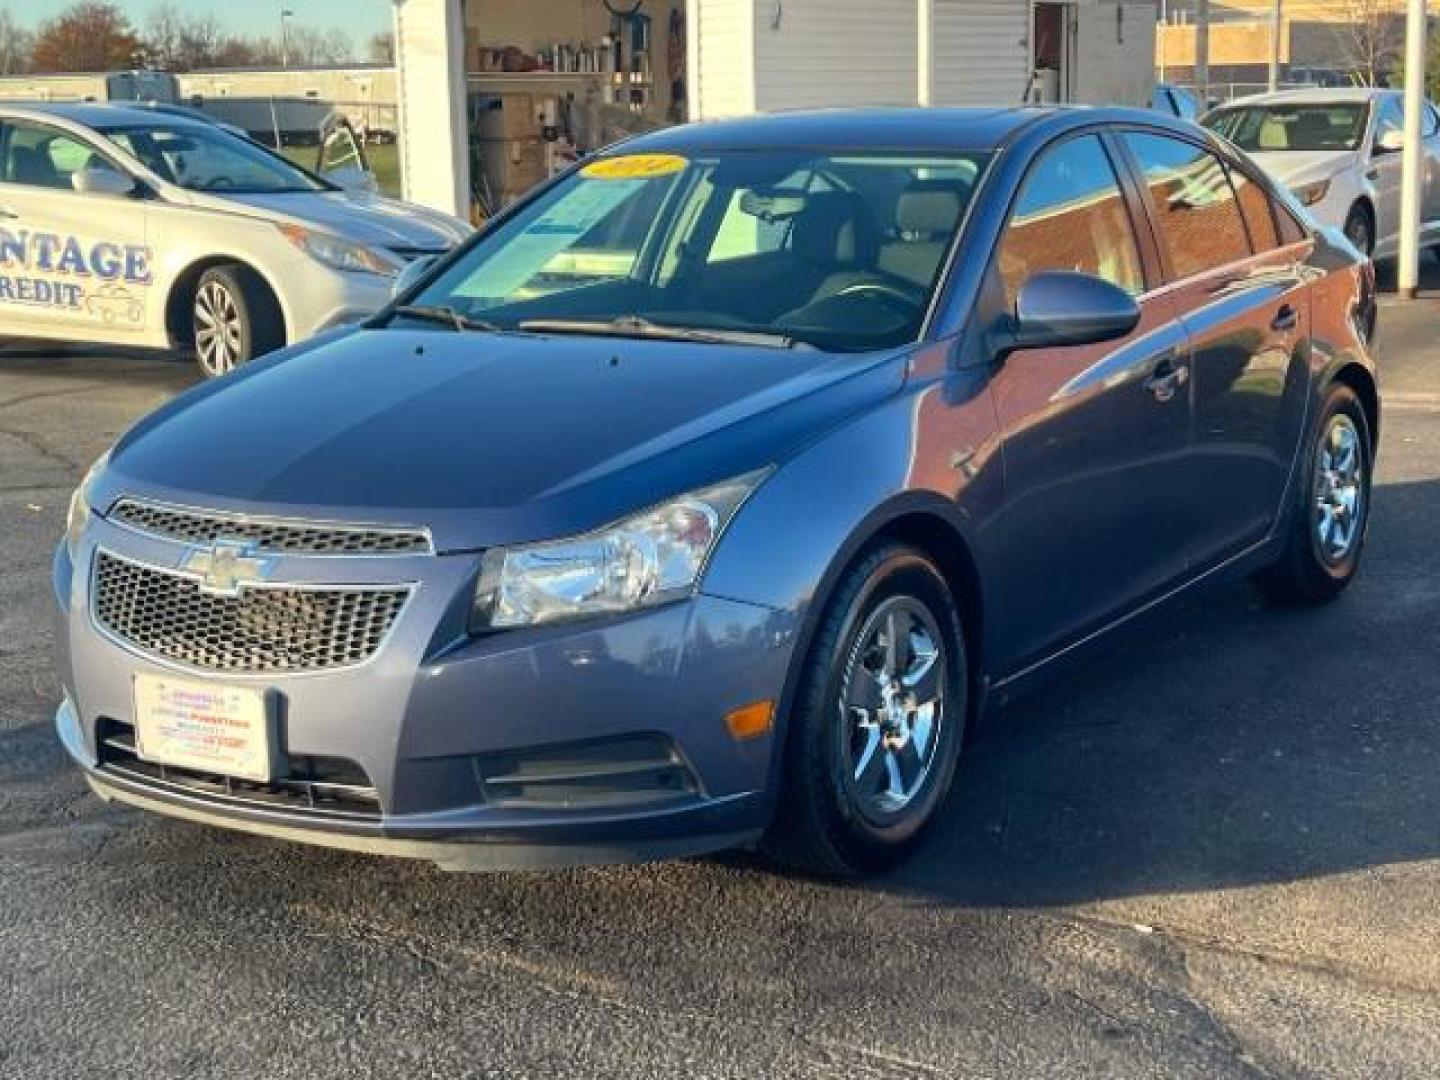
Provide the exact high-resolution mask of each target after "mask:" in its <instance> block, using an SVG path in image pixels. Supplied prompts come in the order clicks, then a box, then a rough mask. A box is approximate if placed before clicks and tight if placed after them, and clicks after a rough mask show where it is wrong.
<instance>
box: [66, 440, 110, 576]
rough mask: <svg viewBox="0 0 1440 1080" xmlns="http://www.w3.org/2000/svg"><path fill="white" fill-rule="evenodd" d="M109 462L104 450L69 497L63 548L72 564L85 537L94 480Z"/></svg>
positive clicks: (108, 452)
mask: <svg viewBox="0 0 1440 1080" xmlns="http://www.w3.org/2000/svg"><path fill="white" fill-rule="evenodd" d="M109 460H110V451H109V450H106V451H105V453H103V454H101V455H100V457H99V458H97V459H96V461H95V464H93V465H91V466H90V470H89V471H88V472H87V473H86V474H85V478H84V479H83V480H81V481H80V486H79V487H77V488H76V489H75V490H74V492H72V493H71V495H70V509H69V511H67V513H66V515H65V548H66V550H67V551H69V552H70V559H71V561H72V562H73V561H74V559H75V558H76V556H77V555H78V554H79V551H80V541H81V540H82V539H83V538H84V536H85V526H86V525H88V524H90V490H91V488H93V487H94V486H95V481H96V479H97V478H98V477H99V476H100V474H101V473H102V472H104V471H105V465H106V464H107V463H108V462H109Z"/></svg>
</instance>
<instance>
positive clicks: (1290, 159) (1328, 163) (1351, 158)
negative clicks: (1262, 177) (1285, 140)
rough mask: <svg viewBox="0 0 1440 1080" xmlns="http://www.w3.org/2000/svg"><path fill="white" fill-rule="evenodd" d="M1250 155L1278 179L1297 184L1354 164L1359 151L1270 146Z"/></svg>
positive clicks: (1314, 179)
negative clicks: (1279, 148) (1272, 148)
mask: <svg viewBox="0 0 1440 1080" xmlns="http://www.w3.org/2000/svg"><path fill="white" fill-rule="evenodd" d="M1250 158H1251V160H1252V161H1254V162H1255V164H1257V165H1259V166H1260V167H1261V168H1262V169H1264V170H1265V171H1266V172H1267V173H1269V174H1270V175H1271V176H1272V177H1274V178H1275V180H1276V181H1277V182H1279V183H1281V184H1284V185H1285V186H1286V187H1298V186H1299V185H1301V184H1309V183H1312V182H1313V181H1316V180H1324V179H1326V178H1327V177H1331V176H1334V175H1335V174H1336V173H1340V172H1344V171H1345V170H1346V169H1349V168H1352V167H1353V166H1354V165H1355V163H1356V161H1357V160H1358V158H1359V155H1358V154H1357V153H1356V152H1355V151H1354V150H1270V151H1260V152H1258V153H1252V154H1251V155H1250Z"/></svg>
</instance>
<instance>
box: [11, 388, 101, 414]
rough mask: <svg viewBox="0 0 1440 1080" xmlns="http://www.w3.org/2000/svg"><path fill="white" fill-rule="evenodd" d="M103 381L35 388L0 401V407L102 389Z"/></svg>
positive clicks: (12, 406)
mask: <svg viewBox="0 0 1440 1080" xmlns="http://www.w3.org/2000/svg"><path fill="white" fill-rule="evenodd" d="M105 385H106V384H105V383H100V382H87V383H81V384H80V385H79V386H67V387H64V388H63V389H60V390H36V391H35V392H34V393H30V394H18V395H16V396H15V397H12V398H6V399H4V400H3V401H0V409H13V408H14V407H15V406H16V405H25V404H28V403H29V402H32V401H43V400H45V399H47V398H58V397H71V396H73V395H75V394H84V393H88V392H89V391H91V390H101V389H104V387H105Z"/></svg>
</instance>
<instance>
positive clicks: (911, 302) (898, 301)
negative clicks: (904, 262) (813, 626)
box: [831, 281, 921, 314]
mask: <svg viewBox="0 0 1440 1080" xmlns="http://www.w3.org/2000/svg"><path fill="white" fill-rule="evenodd" d="M867 295H868V296H873V297H875V298H876V299H877V300H879V301H881V302H882V303H888V304H889V305H890V306H891V307H897V308H903V309H904V312H905V313H906V314H909V313H910V312H913V311H914V310H915V309H916V308H918V307H920V305H921V301H920V300H918V299H916V298H915V297H914V296H911V295H910V294H909V293H907V292H905V290H903V289H901V288H900V287H899V286H897V285H886V284H885V283H884V282H881V281H857V282H856V283H855V284H853V285H846V286H845V288H843V289H841V290H840V291H839V292H837V293H835V294H834V295H833V296H832V297H831V299H832V300H837V299H840V298H841V297H848V296H867Z"/></svg>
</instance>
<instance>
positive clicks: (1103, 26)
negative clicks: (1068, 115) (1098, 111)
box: [1074, 2, 1155, 105]
mask: <svg viewBox="0 0 1440 1080" xmlns="http://www.w3.org/2000/svg"><path fill="white" fill-rule="evenodd" d="M1117 12H1118V13H1119V14H1118V16H1117ZM1077 15H1078V18H1077V26H1076V30H1075V38H1076V43H1075V52H1076V64H1075V68H1076V71H1075V80H1074V87H1075V100H1076V101H1079V102H1082V103H1084V104H1087V105H1102V104H1110V105H1149V104H1150V92H1151V89H1152V88H1153V86H1154V85H1155V69H1154V65H1153V63H1151V62H1150V61H1149V59H1148V58H1149V57H1153V56H1154V55H1155V8H1154V5H1152V4H1148V3H1138V4H1137V3H1126V4H1115V3H1103V2H1102V3H1096V4H1088V5H1083V6H1081V7H1080V8H1078V9H1077Z"/></svg>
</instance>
